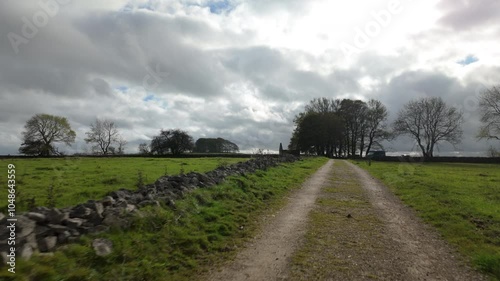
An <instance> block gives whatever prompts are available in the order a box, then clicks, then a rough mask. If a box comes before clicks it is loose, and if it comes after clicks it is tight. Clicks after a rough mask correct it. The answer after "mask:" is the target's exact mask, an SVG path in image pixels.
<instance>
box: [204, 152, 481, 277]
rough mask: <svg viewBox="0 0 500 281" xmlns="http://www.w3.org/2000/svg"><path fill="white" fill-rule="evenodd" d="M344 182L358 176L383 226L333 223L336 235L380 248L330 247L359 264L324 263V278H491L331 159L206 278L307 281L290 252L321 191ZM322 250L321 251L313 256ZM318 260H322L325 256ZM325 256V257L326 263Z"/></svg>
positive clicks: (371, 183)
mask: <svg viewBox="0 0 500 281" xmlns="http://www.w3.org/2000/svg"><path fill="white" fill-rule="evenodd" d="M335 173H337V174H335ZM332 175H336V177H332ZM353 177H354V179H353ZM344 180H354V181H356V182H357V183H358V184H359V185H360V186H361V188H362V190H363V192H362V193H363V197H364V198H366V200H367V201H368V202H369V203H370V204H367V205H368V210H367V211H368V212H369V213H370V214H372V215H374V216H375V217H376V220H377V222H378V223H379V224H380V226H381V227H380V229H379V231H378V233H377V234H376V235H373V233H371V232H367V231H366V230H364V229H365V228H364V227H363V226H357V228H356V226H353V225H354V224H351V225H348V226H347V225H346V227H343V226H341V225H337V226H332V227H336V229H335V230H336V231H337V230H338V233H336V234H335V235H338V237H344V238H343V239H349V238H350V237H351V236H352V237H356V239H357V240H362V241H356V243H358V245H377V248H376V251H375V250H369V249H364V248H362V249H351V248H349V249H346V248H342V247H343V246H342V244H339V245H340V246H339V245H337V246H336V247H333V246H332V247H331V249H330V251H333V252H335V253H337V254H338V255H337V257H340V258H341V259H347V257H349V258H350V259H355V261H354V263H353V264H355V265H356V266H355V267H352V268H349V269H348V270H347V273H346V271H345V270H344V272H339V274H336V272H335V269H334V267H333V266H331V267H330V266H329V265H328V260H326V266H324V267H327V268H328V270H329V275H327V276H328V277H322V278H323V279H324V280H346V278H347V280H364V279H367V280H368V279H372V278H374V277H376V279H379V280H380V279H381V280H467V281H468V280H487V279H486V278H484V277H483V276H481V275H480V274H478V273H476V272H474V271H473V270H471V269H470V268H468V267H467V266H465V264H464V262H463V261H462V260H460V259H458V258H456V253H455V252H454V251H453V249H451V248H450V246H449V245H447V244H446V243H445V242H444V241H443V240H442V239H441V238H440V237H439V235H438V234H437V233H436V231H435V230H434V229H432V228H430V227H428V226H427V225H425V224H423V223H422V222H421V221H420V219H418V218H417V217H416V216H415V214H414V212H413V211H412V210H411V209H409V208H408V207H406V206H404V205H403V204H402V203H401V202H400V200H399V199H398V198H396V197H395V196H394V195H393V194H392V193H391V192H390V191H388V189H387V188H386V187H385V186H384V185H383V184H381V183H380V182H378V181H377V180H375V179H373V178H372V177H371V176H370V175H369V174H368V173H367V172H365V171H364V170H362V169H360V168H358V167H357V166H355V165H353V164H350V163H347V164H346V165H342V167H341V168H338V170H334V169H333V160H330V161H328V163H327V164H325V165H324V166H323V167H322V168H320V169H319V170H318V171H317V172H316V173H315V174H314V175H313V176H311V177H310V178H309V179H308V180H307V181H306V182H304V184H303V186H302V188H301V189H299V190H298V191H296V192H294V193H293V194H292V195H291V197H290V199H289V203H288V204H287V206H286V207H284V208H283V209H282V210H280V211H279V212H278V213H277V214H275V215H274V217H273V218H272V219H271V220H269V221H268V223H267V224H266V225H265V226H263V230H262V233H261V234H260V235H259V236H258V237H256V238H255V239H254V240H253V241H252V242H251V243H249V244H248V245H247V247H246V248H245V249H243V250H242V251H241V252H240V253H239V254H238V256H237V257H236V259H235V260H234V261H232V262H231V263H229V264H227V265H226V266H224V267H223V268H221V269H219V270H218V271H215V272H212V274H211V275H210V276H209V277H208V279H209V280H234V281H240V280H259V281H260V280H296V279H297V280H307V279H308V278H307V277H305V276H302V277H301V276H298V277H297V275H296V274H294V275H293V277H290V276H291V275H290V263H291V256H292V255H293V254H294V252H295V251H296V250H298V249H300V247H301V246H302V245H301V243H302V242H303V237H304V235H305V233H306V232H307V231H309V230H308V229H307V228H308V224H307V222H308V214H309V212H310V211H311V210H312V209H313V208H315V207H316V206H315V203H316V200H317V199H318V198H320V197H321V196H324V193H322V189H323V188H325V187H327V186H328V187H330V188H331V187H332V185H333V186H335V184H337V185H342V183H343V181H344ZM339 227H340V228H339ZM353 227H354V228H353ZM363 232H364V233H363ZM332 234H333V232H332ZM360 242H361V243H360ZM325 247H328V245H325ZM339 247H340V248H339ZM374 248H375V247H374ZM322 253H323V252H320V251H318V252H317V253H314V255H321V254H322ZM344 254H345V256H344V257H343V256H342V255H344ZM314 258H319V259H318V260H320V259H321V258H322V257H317V256H315V257H314ZM325 259H327V258H326V257H323V262H325ZM365 268H370V270H371V271H372V273H373V274H371V275H370V278H367V276H368V275H366V271H365V270H364V269H365ZM379 273H380V274H379ZM346 274H347V275H346Z"/></svg>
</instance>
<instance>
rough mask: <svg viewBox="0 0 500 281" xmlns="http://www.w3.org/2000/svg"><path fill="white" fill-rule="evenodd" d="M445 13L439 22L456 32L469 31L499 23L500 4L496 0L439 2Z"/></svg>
mask: <svg viewBox="0 0 500 281" xmlns="http://www.w3.org/2000/svg"><path fill="white" fill-rule="evenodd" d="M439 7H440V8H442V9H443V10H444V12H445V15H444V16H443V17H442V18H441V19H440V22H441V23H442V24H444V25H446V26H449V27H451V28H453V29H455V30H458V31H470V30H473V29H476V28H483V27H486V26H487V25H490V26H491V25H492V24H495V23H496V24H498V23H500V2H499V1H497V0H474V1H472V0H461V1H457V0H441V2H440V3H439Z"/></svg>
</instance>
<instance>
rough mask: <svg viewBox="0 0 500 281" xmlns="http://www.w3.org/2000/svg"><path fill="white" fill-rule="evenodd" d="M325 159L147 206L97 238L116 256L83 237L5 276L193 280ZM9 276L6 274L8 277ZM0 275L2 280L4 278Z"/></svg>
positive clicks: (232, 252) (245, 237)
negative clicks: (126, 224)
mask: <svg viewBox="0 0 500 281" xmlns="http://www.w3.org/2000/svg"><path fill="white" fill-rule="evenodd" d="M326 160H327V159H326V158H308V159H305V160H303V161H298V162H295V163H289V164H282V165H280V166H278V167H275V168H271V169H268V170H267V171H259V172H257V173H255V174H250V175H246V176H240V177H231V178H230V179H228V180H227V181H226V182H225V183H224V184H222V185H218V186H214V187H211V188H206V189H197V190H195V191H193V192H191V193H189V194H188V195H187V196H186V197H185V198H184V199H182V200H178V201H176V207H175V208H174V209H170V208H168V207H164V208H161V207H147V208H144V209H142V210H141V212H142V215H141V217H137V218H136V220H135V222H134V223H133V226H132V228H131V229H129V230H127V231H125V232H124V231H120V230H113V231H111V232H108V233H104V234H100V235H98V236H99V237H103V238H108V239H110V240H112V241H113V244H114V249H113V253H112V254H111V255H109V256H107V257H99V256H97V255H96V254H95V253H94V252H93V250H92V248H91V246H90V244H91V241H92V237H86V238H84V239H82V240H81V242H80V243H79V244H73V245H68V246H65V247H64V249H62V250H60V251H57V252H56V253H55V254H54V255H53V256H36V255H35V256H34V257H33V258H32V259H31V260H29V261H20V262H18V264H17V273H16V275H15V276H13V275H11V274H10V273H8V272H7V271H6V270H5V271H0V279H2V278H4V279H5V280H48V281H49V280H124V281H125V280H151V281H154V280H193V279H201V280H202V279H203V277H202V276H203V274H205V273H206V272H207V270H209V269H212V268H214V267H215V266H217V265H219V264H221V262H223V261H224V260H227V259H229V258H231V257H234V255H235V254H236V252H237V251H236V250H237V249H238V247H241V246H242V245H243V243H244V242H245V241H247V240H248V239H249V238H250V237H253V235H255V233H256V231H257V230H258V229H259V223H260V220H261V219H260V217H262V216H263V215H265V214H269V213H270V212H272V211H273V210H277V209H278V208H279V207H281V206H282V205H283V204H284V202H286V196H285V195H286V194H287V193H288V192H289V191H290V190H292V189H295V188H298V187H299V186H300V184H301V183H302V182H303V181H304V180H305V179H306V178H307V177H308V176H309V175H311V174H312V173H314V172H315V171H316V170H317V169H318V168H319V167H320V166H322V165H323V164H324V163H325V162H326ZM7 278H9V279H7ZM4 279H2V280H4Z"/></svg>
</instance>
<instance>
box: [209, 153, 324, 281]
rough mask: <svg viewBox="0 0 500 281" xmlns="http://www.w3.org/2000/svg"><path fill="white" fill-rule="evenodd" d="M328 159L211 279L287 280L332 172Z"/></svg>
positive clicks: (217, 280) (236, 280)
mask: <svg viewBox="0 0 500 281" xmlns="http://www.w3.org/2000/svg"><path fill="white" fill-rule="evenodd" d="M332 166H333V160H329V161H328V162H327V163H326V164H325V165H323V166H322V167H321V168H320V169H319V170H318V171H317V172H316V173H314V174H313V175H312V176H311V177H310V178H309V179H308V180H306V181H305V182H304V183H303V185H302V188H301V189H299V190H297V191H296V192H294V193H293V194H292V195H291V196H290V199H289V203H288V204H287V205H286V206H285V207H284V208H283V209H281V210H280V211H279V212H278V213H277V214H275V215H274V217H272V219H271V220H269V221H268V224H267V225H266V226H264V229H263V231H262V232H261V234H260V235H259V236H258V237H256V238H255V239H254V240H253V241H252V242H251V243H250V244H249V245H248V246H247V247H246V248H245V249H244V250H242V251H241V252H240V253H239V254H238V256H237V257H236V259H235V260H234V261H233V262H232V263H231V264H228V265H227V266H226V267H224V268H222V269H221V270H220V271H219V272H216V273H214V274H212V276H210V277H208V278H207V279H208V280H214V281H219V280H220V281H223V280H231V281H240V280H256V281H257V280H258V281H264V280H286V279H287V265H288V263H289V258H290V257H291V255H292V254H293V252H294V251H295V249H296V248H297V246H298V245H299V241H300V238H302V236H303V235H304V233H305V231H306V228H305V226H306V223H307V214H308V213H309V211H310V210H311V208H312V207H313V206H314V203H315V201H316V198H317V197H318V194H319V192H320V191H321V188H322V187H323V186H324V184H325V181H326V180H327V179H328V175H329V174H330V173H331V172H332Z"/></svg>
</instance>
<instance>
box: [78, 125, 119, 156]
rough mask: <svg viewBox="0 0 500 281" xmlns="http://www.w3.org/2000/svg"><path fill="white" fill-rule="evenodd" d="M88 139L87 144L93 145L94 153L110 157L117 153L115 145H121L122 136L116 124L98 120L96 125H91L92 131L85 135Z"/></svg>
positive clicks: (86, 139)
mask: <svg viewBox="0 0 500 281" xmlns="http://www.w3.org/2000/svg"><path fill="white" fill-rule="evenodd" d="M85 134H86V135H87V138H85V142H87V143H93V144H94V146H93V147H92V150H93V151H94V153H99V154H103V155H108V154H110V153H114V152H115V148H114V146H113V144H118V145H120V139H121V137H120V134H119V132H118V129H117V128H116V125H115V123H114V122H112V121H109V120H107V119H104V120H101V119H96V121H95V123H93V124H91V125H90V131H88V132H86V133H85Z"/></svg>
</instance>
